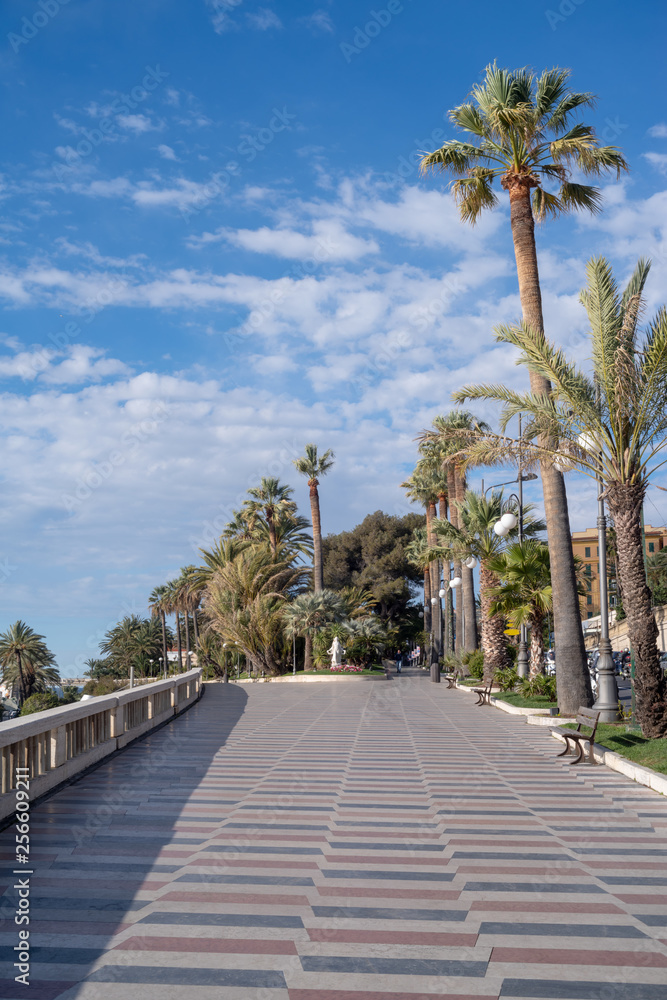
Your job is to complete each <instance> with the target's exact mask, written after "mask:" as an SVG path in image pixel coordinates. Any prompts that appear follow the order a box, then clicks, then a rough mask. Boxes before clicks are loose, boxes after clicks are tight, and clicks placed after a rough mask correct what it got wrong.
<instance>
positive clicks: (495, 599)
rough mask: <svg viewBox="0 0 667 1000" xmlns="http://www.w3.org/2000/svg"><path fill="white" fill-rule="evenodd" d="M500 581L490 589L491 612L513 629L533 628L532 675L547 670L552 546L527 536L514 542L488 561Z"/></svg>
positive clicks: (531, 630) (531, 649) (551, 601)
mask: <svg viewBox="0 0 667 1000" xmlns="http://www.w3.org/2000/svg"><path fill="white" fill-rule="evenodd" d="M489 569H490V570H491V572H492V573H495V574H496V575H497V576H498V578H499V580H500V584H499V585H498V586H497V587H494V588H492V589H491V591H490V593H491V598H492V600H491V606H490V608H489V611H490V614H492V615H502V616H503V617H504V618H506V619H507V621H508V622H509V624H510V625H511V626H512V628H521V626H522V625H527V626H529V628H530V676H531V677H534V676H535V675H536V674H542V673H544V623H545V621H546V619H547V615H548V614H549V612H550V611H551V609H552V608H553V599H552V591H551V571H550V566H549V547H548V546H547V545H545V544H544V542H539V541H537V540H536V539H534V538H528V539H526V540H524V541H523V542H514V544H513V545H509V546H508V547H507V548H506V549H505V551H504V552H501V553H500V554H499V555H498V556H496V557H495V558H494V559H491V560H490V562H489Z"/></svg>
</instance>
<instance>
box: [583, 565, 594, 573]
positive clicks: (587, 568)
mask: <svg viewBox="0 0 667 1000" xmlns="http://www.w3.org/2000/svg"><path fill="white" fill-rule="evenodd" d="M592 572H593V567H592V565H591V564H590V563H586V566H585V567H584V573H585V574H586V576H590V575H591V573H592Z"/></svg>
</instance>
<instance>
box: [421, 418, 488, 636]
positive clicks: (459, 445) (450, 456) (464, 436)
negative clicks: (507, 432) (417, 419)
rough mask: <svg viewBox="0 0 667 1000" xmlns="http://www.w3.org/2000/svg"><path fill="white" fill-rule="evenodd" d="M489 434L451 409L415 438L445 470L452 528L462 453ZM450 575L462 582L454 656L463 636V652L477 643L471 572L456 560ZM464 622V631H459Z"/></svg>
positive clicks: (462, 483) (461, 488) (461, 490)
mask: <svg viewBox="0 0 667 1000" xmlns="http://www.w3.org/2000/svg"><path fill="white" fill-rule="evenodd" d="M489 430H490V427H489V425H488V424H487V423H485V422H484V421H483V420H478V419H477V418H476V417H474V416H473V414H472V413H470V412H469V411H468V410H460V409H455V410H451V411H450V412H449V413H447V414H445V415H444V416H442V415H440V416H437V417H435V418H434V420H433V429H432V430H426V431H422V433H421V434H420V435H419V440H420V441H421V444H420V450H421V449H423V448H434V449H435V450H436V452H437V454H438V455H439V456H440V459H441V461H442V462H443V464H444V467H445V469H446V470H447V477H448V494H449V497H450V499H451V502H450V520H451V522H452V524H453V525H454V526H455V527H458V508H457V506H456V501H458V502H459V503H460V502H462V501H463V498H464V496H465V492H466V489H467V484H466V475H465V469H464V467H463V462H462V457H461V455H462V452H463V451H464V449H465V447H466V444H467V443H469V442H470V441H472V440H473V438H474V436H475V435H477V434H480V433H486V432H487V431H489ZM441 516H442V514H441ZM454 575H455V576H458V577H459V578H460V579H461V581H462V583H461V598H462V600H461V601H459V600H458V596H457V602H456V632H457V643H456V652H459V650H460V647H461V644H462V643H461V638H462V636H463V634H464V633H465V648H466V650H473V649H476V648H477V641H478V640H477V615H476V608H475V584H474V577H473V571H472V569H470V567H468V566H466V564H465V562H463V563H462V562H461V561H460V560H458V561H456V562H455V564H454ZM450 594H451V591H450ZM464 619H465V629H464V628H463V620H464Z"/></svg>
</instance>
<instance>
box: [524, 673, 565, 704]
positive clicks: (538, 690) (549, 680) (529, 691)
mask: <svg viewBox="0 0 667 1000" xmlns="http://www.w3.org/2000/svg"><path fill="white" fill-rule="evenodd" d="M521 695H522V697H524V698H534V697H535V696H536V695H544V696H545V697H547V698H549V700H550V701H556V678H555V677H547V676H546V674H536V675H535V677H526V678H524V680H522V681H521Z"/></svg>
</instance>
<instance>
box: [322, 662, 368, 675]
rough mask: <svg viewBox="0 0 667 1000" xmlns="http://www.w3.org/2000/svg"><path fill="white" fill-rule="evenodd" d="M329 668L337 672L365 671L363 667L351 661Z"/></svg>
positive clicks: (357, 672)
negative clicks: (356, 665)
mask: <svg viewBox="0 0 667 1000" xmlns="http://www.w3.org/2000/svg"><path fill="white" fill-rule="evenodd" d="M329 670H330V671H331V672H332V673H335V674H362V673H363V672H364V668H363V667H355V666H354V665H353V664H351V663H340V664H339V665H338V666H336V667H329Z"/></svg>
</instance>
